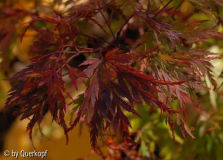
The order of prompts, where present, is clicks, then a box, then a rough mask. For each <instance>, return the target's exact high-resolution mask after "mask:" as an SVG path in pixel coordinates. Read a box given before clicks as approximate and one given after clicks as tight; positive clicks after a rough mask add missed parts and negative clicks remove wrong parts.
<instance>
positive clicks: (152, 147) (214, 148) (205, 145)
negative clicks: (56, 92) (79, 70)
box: [0, 0, 223, 160]
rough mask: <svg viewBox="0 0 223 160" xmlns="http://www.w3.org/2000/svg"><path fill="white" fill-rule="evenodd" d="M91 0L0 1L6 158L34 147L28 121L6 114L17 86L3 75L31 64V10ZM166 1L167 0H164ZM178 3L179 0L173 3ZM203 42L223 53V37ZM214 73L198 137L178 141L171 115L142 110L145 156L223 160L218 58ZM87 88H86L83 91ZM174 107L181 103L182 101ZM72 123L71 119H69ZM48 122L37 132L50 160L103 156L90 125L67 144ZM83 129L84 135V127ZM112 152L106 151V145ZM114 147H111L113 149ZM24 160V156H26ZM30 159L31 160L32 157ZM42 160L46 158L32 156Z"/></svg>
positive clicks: (193, 119) (196, 117)
mask: <svg viewBox="0 0 223 160" xmlns="http://www.w3.org/2000/svg"><path fill="white" fill-rule="evenodd" d="M85 2H86V0H78V1H73V0H1V1H0V54H1V56H0V63H1V70H0V159H1V160H11V159H14V158H13V157H11V156H10V157H4V155H3V151H4V150H9V151H11V150H13V151H17V152H20V151H21V150H25V151H33V150H34V149H33V147H32V144H31V142H30V140H29V136H28V133H27V132H26V126H27V124H28V121H25V120H24V121H22V122H21V121H20V120H19V118H15V117H14V116H12V110H8V111H6V112H4V102H5V100H6V98H7V91H8V90H9V89H10V88H11V86H12V85H13V84H11V83H9V82H8V81H4V80H3V79H5V78H8V77H10V76H12V75H13V74H14V73H16V72H18V71H20V70H21V69H22V68H24V67H25V66H26V65H28V64H29V58H30V57H29V54H28V53H29V48H30V45H31V44H32V43H33V41H34V39H35V36H36V32H34V31H33V30H28V31H27V33H26V35H25V36H24V39H23V42H22V43H21V41H20V37H21V35H22V33H23V31H24V27H25V25H24V23H26V22H28V21H29V20H31V14H36V15H39V16H50V15H51V14H52V13H53V12H58V13H59V12H63V11H65V10H67V9H68V8H69V7H72V6H73V5H80V4H81V3H85ZM163 2H164V3H166V2H167V1H165V0H164V1H163ZM218 2H221V3H219V4H220V5H218V6H217V5H216V8H214V10H215V11H216V12H219V15H220V17H219V18H220V19H221V18H222V19H223V7H222V5H223V2H222V1H218ZM176 3H178V1H177V0H174V1H173V4H176ZM194 10H195V9H194V7H193V5H192V4H191V3H190V2H188V1H187V0H185V1H184V2H183V4H182V5H181V8H180V11H181V12H183V13H185V14H190V13H191V12H193V11H194ZM193 18H197V19H200V20H204V19H209V20H210V21H209V22H208V23H204V24H203V25H204V26H203V27H209V26H214V25H216V17H207V16H206V15H205V14H204V13H202V12H198V13H196V14H195V15H194V17H193ZM220 22H221V23H219V24H217V27H216V29H217V30H218V31H219V32H223V27H222V26H223V25H222V24H223V21H220ZM201 46H202V47H203V48H205V49H208V50H209V51H212V52H215V53H219V56H221V57H223V40H219V39H215V38H210V39H208V40H207V41H206V42H204V43H203V44H201ZM212 64H213V65H214V67H215V68H214V70H213V72H214V75H215V77H216V79H217V81H218V86H219V88H218V90H217V91H215V92H214V91H211V90H210V91H201V92H199V93H197V95H198V96H199V98H200V100H201V108H202V110H201V111H196V110H194V109H189V110H188V112H189V114H188V115H190V117H189V122H188V124H190V126H192V127H191V129H193V128H194V129H193V131H192V132H193V134H194V136H195V137H196V138H195V139H193V140H192V139H191V138H190V137H188V138H186V139H183V138H182V136H181V135H178V134H177V133H176V142H174V141H173V138H172V136H171V131H170V130H169V127H168V126H167V125H166V124H165V117H162V116H160V113H159V111H155V112H154V114H152V115H150V116H149V115H148V112H149V111H148V112H147V110H146V109H144V110H139V112H140V113H141V114H142V116H143V119H139V118H136V117H131V115H129V116H130V118H131V123H132V126H133V132H134V131H137V130H140V131H141V134H137V136H134V138H135V140H136V141H137V140H141V147H140V149H139V152H140V154H142V155H145V156H150V157H158V158H160V159H162V158H163V159H183V160H186V159H188V160H193V159H196V160H197V159H200V160H206V159H210V160H212V159H219V160H221V159H223V152H222V151H223V94H222V87H221V84H222V82H223V60H222V59H219V60H214V61H212ZM207 85H208V86H209V87H211V85H210V83H208V80H207ZM80 92H81V91H80ZM173 105H179V104H178V103H177V102H176V103H175V104H173ZM68 121H69V120H68ZM44 123H45V124H44V125H43V126H40V127H41V131H42V133H41V132H40V131H39V128H38V126H37V127H36V128H35V130H34V133H33V138H34V144H35V147H36V148H37V150H38V151H45V150H48V154H47V158H45V159H47V160H61V159H66V160H75V159H78V158H86V157H87V158H89V159H92V160H93V159H94V160H96V159H101V157H99V156H98V155H96V154H94V153H93V152H92V149H91V146H90V143H89V142H90V138H89V132H88V129H87V128H86V126H85V125H84V124H81V125H78V126H77V127H76V128H75V129H74V130H73V131H71V132H70V133H69V137H70V141H69V144H68V145H66V144H65V143H66V140H65V136H64V134H63V130H62V129H61V128H60V127H59V126H58V125H57V124H55V123H54V122H53V123H51V119H50V116H47V118H46V120H45V121H44ZM80 127H81V128H82V133H79V132H80V130H79V128H80ZM105 150H106V149H105ZM108 151H109V150H106V151H105V153H106V152H108ZM18 159H23V158H22V157H21V156H20V157H19V158H18ZM29 159H30V158H29ZM32 159H33V160H35V159H40V158H32Z"/></svg>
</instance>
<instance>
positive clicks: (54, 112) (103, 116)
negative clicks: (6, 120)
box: [5, 0, 223, 152]
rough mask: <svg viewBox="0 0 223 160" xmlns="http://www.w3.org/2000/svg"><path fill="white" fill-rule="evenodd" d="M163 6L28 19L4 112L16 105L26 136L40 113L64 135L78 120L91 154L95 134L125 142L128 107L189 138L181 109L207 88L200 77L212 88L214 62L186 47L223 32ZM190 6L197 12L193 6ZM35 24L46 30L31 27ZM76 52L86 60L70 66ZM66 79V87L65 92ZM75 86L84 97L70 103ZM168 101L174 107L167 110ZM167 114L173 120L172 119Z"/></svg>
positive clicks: (118, 5) (91, 6) (131, 4)
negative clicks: (28, 39) (24, 50)
mask: <svg viewBox="0 0 223 160" xmlns="http://www.w3.org/2000/svg"><path fill="white" fill-rule="evenodd" d="M193 2H196V1H194V0H193ZM217 2H218V1H217ZM147 3H148V4H147ZM170 3H171V1H169V2H168V3H167V4H166V5H164V7H163V8H161V9H159V7H158V5H157V4H156V3H154V2H153V3H152V2H150V1H148V2H146V4H147V7H145V5H144V4H142V3H141V2H139V1H133V0H128V1H116V0H111V1H109V2H107V1H102V0H97V1H96V0H90V1H89V2H88V3H86V4H83V5H79V6H74V7H73V8H71V9H69V10H68V11H67V12H65V13H63V14H62V13H61V14H60V15H59V14H53V15H52V17H39V16H33V17H32V20H31V21H30V22H29V23H28V26H27V28H26V30H27V29H33V30H35V31H36V32H37V33H38V37H37V38H36V41H35V42H34V43H33V45H32V47H31V51H30V55H31V56H32V57H33V58H32V59H31V65H29V66H28V67H27V68H25V69H23V70H22V71H20V72H19V73H17V74H15V75H14V76H13V77H12V78H10V79H9V81H13V82H14V83H15V85H14V86H13V87H12V89H11V90H10V91H9V97H8V99H7V101H6V106H5V108H9V107H12V106H14V105H19V106H20V107H19V109H15V112H14V113H15V114H16V115H17V116H21V120H23V119H26V118H29V119H30V122H29V124H28V126H27V130H28V131H29V134H30V139H32V129H33V127H34V126H35V124H36V123H41V121H42V119H43V118H44V116H45V115H46V113H47V112H50V114H51V116H52V120H53V121H55V122H56V123H58V124H59V125H60V126H61V127H62V128H63V129H64V133H65V135H66V136H67V133H68V132H69V131H70V130H71V129H73V127H75V126H76V124H77V123H78V122H79V121H80V120H81V119H83V118H84V119H85V122H86V124H87V126H88V127H89V130H90V137H91V145H92V147H93V149H94V150H95V151H98V152H99V150H98V148H97V140H98V137H99V136H100V137H101V138H102V139H103V135H107V134H108V133H112V132H118V133H120V135H122V137H123V139H124V140H125V141H126V142H129V141H131V138H130V135H129V127H131V124H130V121H129V118H128V117H127V116H126V114H125V111H127V112H130V113H132V114H134V115H136V116H138V117H140V115H139V114H138V113H137V111H136V108H135V104H139V105H140V106H142V107H150V108H151V110H152V109H153V108H158V109H160V110H161V111H162V113H164V114H166V116H167V122H168V124H169V125H170V128H171V130H172V132H173V136H174V128H175V125H178V126H179V127H180V130H181V131H182V134H183V136H185V133H184V132H186V133H187V134H188V135H190V136H191V137H192V138H193V135H192V133H191V132H190V129H189V128H188V127H187V126H186V124H185V123H186V121H187V112H186V107H187V106H193V107H195V108H199V107H200V106H199V100H198V98H197V97H196V94H195V91H197V90H202V89H204V90H208V89H209V88H207V87H206V86H204V85H203V83H202V81H201V77H206V76H207V77H208V78H209V79H210V81H211V83H212V84H213V86H214V89H216V88H217V83H216V81H215V80H214V78H213V74H212V71H211V68H212V67H213V66H212V65H211V63H210V61H211V60H214V59H217V58H218V57H217V56H216V55H215V54H214V53H211V52H208V51H205V50H201V49H195V48H192V44H194V43H196V44H199V43H200V42H203V41H205V40H206V39H207V38H209V37H212V36H216V37H218V38H223V34H222V33H219V32H217V31H216V30H215V29H214V28H201V27H200V24H201V23H203V22H206V21H201V20H200V21H194V20H191V19H189V18H190V17H188V15H184V14H183V13H181V12H180V11H178V8H179V6H176V7H168V5H169V4H170ZM195 4H196V5H197V6H198V8H199V3H195ZM37 22H39V23H44V24H45V26H47V28H44V27H42V28H41V27H38V26H37V25H36V23H37ZM120 22H121V23H120ZM48 28H49V29H48ZM134 30H135V31H137V33H138V35H136V36H135V37H134V36H132V35H131V34H129V33H128V32H130V31H134ZM95 31H97V32H100V36H98V35H97V33H94V32H95ZM132 34H133V33H132ZM24 35H25V32H24ZM24 35H23V36H24ZM23 36H22V37H23ZM80 55H83V56H84V57H85V58H86V59H87V60H85V61H84V62H82V63H81V64H80V65H75V66H76V67H73V66H72V63H71V62H72V61H74V60H75V59H76V58H78V57H79V56H80ZM66 75H69V77H70V79H71V82H72V84H73V88H72V89H68V88H67V87H65V81H64V79H63V77H64V76H66ZM80 84H85V85H86V88H85V92H84V94H80V95H79V96H77V97H78V98H77V99H75V100H74V99H73V98H72V93H71V92H72V91H73V89H74V88H76V89H77V88H78V86H79V85H80ZM175 99H178V100H179V102H180V106H181V108H179V109H175V108H173V107H172V106H171V102H173V100H175ZM73 102H75V103H76V104H77V108H75V110H77V112H72V114H75V113H76V117H75V119H74V120H73V121H72V122H71V124H70V125H67V124H66V122H65V114H66V112H67V106H68V105H71V104H74V103H73ZM175 115H177V116H180V118H178V119H177V121H175V118H173V116H175ZM181 115H183V116H182V117H183V118H181ZM72 117H73V115H72ZM67 140H68V136H67ZM105 141H106V140H105ZM108 144H109V143H108Z"/></svg>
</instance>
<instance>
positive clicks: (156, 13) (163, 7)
mask: <svg viewBox="0 0 223 160" xmlns="http://www.w3.org/2000/svg"><path fill="white" fill-rule="evenodd" d="M172 1H173V0H170V1H169V2H168V3H167V4H166V5H165V6H163V8H162V9H161V10H159V11H158V12H157V13H156V14H155V16H154V17H153V18H154V19H155V18H156V17H157V16H158V14H159V13H160V12H162V11H163V10H164V9H165V8H166V7H167V6H168V5H169V4H170V3H171V2H172Z"/></svg>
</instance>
